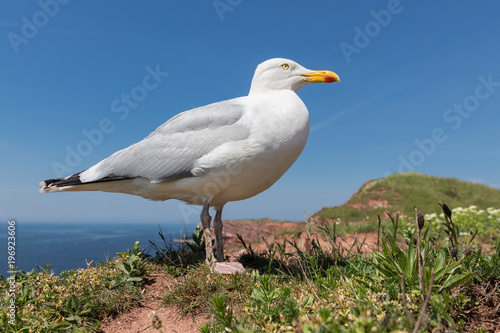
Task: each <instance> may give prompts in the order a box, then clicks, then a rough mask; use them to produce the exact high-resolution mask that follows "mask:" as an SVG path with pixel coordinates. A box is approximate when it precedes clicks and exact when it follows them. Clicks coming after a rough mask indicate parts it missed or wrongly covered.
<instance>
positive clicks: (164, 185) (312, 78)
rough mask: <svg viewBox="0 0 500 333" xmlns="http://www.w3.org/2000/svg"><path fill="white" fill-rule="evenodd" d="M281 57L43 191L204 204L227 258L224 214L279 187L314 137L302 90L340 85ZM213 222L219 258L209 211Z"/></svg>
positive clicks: (206, 231) (205, 221) (327, 74)
mask: <svg viewBox="0 0 500 333" xmlns="http://www.w3.org/2000/svg"><path fill="white" fill-rule="evenodd" d="M338 81H340V79H339V76H338V75H337V74H335V73H334V72H331V71H326V70H321V71H317V70H309V69H306V68H304V67H302V66H301V65H299V64H298V63H296V62H294V61H292V60H289V59H283V58H274V59H270V60H267V61H265V62H263V63H261V64H260V65H258V66H257V69H256V70H255V73H254V76H253V79H252V83H251V86H250V92H249V93H248V96H243V97H238V98H234V99H229V100H226V101H222V102H217V103H213V104H209V105H206V106H202V107H198V108H195V109H192V110H188V111H185V112H182V113H179V114H177V115H176V116H174V117H172V118H171V119H170V120H168V121H167V122H165V123H164V124H163V125H160V126H159V127H158V128H157V129H156V130H155V131H154V132H152V133H151V134H150V135H148V136H147V137H146V138H145V139H143V140H142V141H140V142H138V143H135V144H133V145H131V146H129V147H128V148H125V149H122V150H120V151H117V152H116V153H114V154H112V155H111V156H109V157H108V158H105V159H104V160H102V161H100V162H99V163H97V164H96V165H94V166H92V167H90V168H88V169H87V170H84V171H82V172H79V173H76V174H74V175H71V176H68V177H66V178H59V179H48V180H45V181H43V182H40V185H41V186H42V188H41V189H40V192H42V193H50V192H65V191H103V192H114V193H126V194H132V195H138V196H141V197H143V198H146V199H150V200H158V201H164V200H169V199H177V200H181V201H184V202H186V203H189V204H193V205H200V206H203V208H202V211H201V215H200V218H201V223H202V228H203V236H204V239H205V245H206V262H207V264H208V265H209V266H210V267H213V265H214V264H215V263H221V262H223V261H224V243H223V238H222V209H223V207H224V205H225V204H226V203H228V202H230V201H238V200H244V199H247V198H250V197H253V196H255V195H257V194H259V193H261V192H262V191H265V190H266V189H268V188H269V187H270V186H271V185H273V184H274V183H275V182H276V181H277V180H278V179H279V178H280V177H281V176H282V175H283V174H284V173H285V172H286V171H287V170H288V169H289V168H290V167H291V166H292V164H293V163H294V162H295V161H296V160H297V158H298V157H299V155H300V154H301V153H302V150H303V149H304V146H305V144H306V141H307V138H308V136H309V127H310V125H309V112H308V110H307V108H306V106H305V105H304V103H303V102H302V100H301V99H300V98H299V97H298V96H297V94H296V93H297V91H298V90H299V89H300V88H302V87H304V86H306V85H307V84H309V83H316V82H326V83H330V82H338ZM210 207H213V208H214V209H215V218H214V220H213V224H214V231H215V244H216V260H217V262H215V261H214V258H213V249H212V240H211V233H210V224H211V221H212V217H211V216H210V214H209V208H210Z"/></svg>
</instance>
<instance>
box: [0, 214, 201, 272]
mask: <svg viewBox="0 0 500 333" xmlns="http://www.w3.org/2000/svg"><path fill="white" fill-rule="evenodd" d="M8 228H9V226H8V224H7V221H6V222H5V223H1V224H0V274H1V275H2V276H3V277H8V276H9V275H10V273H8V270H9V264H8V259H9V257H8V248H7V246H8V245H11V246H12V245H13V244H12V243H10V244H8V242H7V237H8V230H9V229H8ZM195 228H196V225H195V224H193V225H186V224H161V225H158V224H154V223H126V224H120V223H36V222H19V221H15V266H16V267H17V270H22V271H24V272H30V271H32V270H42V269H44V268H45V267H46V265H47V264H49V265H50V266H51V272H53V273H54V274H56V275H59V274H61V272H62V271H67V270H71V269H74V270H76V269H78V268H87V263H91V262H93V263H97V262H98V261H100V260H107V259H112V258H114V257H116V253H117V252H124V251H127V250H131V249H132V248H133V247H134V244H135V242H136V241H139V242H140V245H141V248H143V249H145V250H146V253H149V254H151V255H153V256H154V255H155V254H156V251H155V249H154V248H153V247H152V246H151V244H150V241H152V242H154V243H155V244H158V245H160V246H161V245H162V244H163V240H162V238H161V237H160V235H159V232H160V230H161V232H162V234H163V236H164V238H165V239H166V240H167V242H170V244H171V245H175V243H173V242H174V240H176V239H180V238H184V237H190V236H191V234H192V232H193V231H194V230H195ZM10 229H11V230H12V229H13V228H12V227H11V228H10ZM11 240H12V239H11ZM11 250H12V248H11Z"/></svg>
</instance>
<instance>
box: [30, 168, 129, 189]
mask: <svg viewBox="0 0 500 333" xmlns="http://www.w3.org/2000/svg"><path fill="white" fill-rule="evenodd" d="M84 171H85V170H84ZM84 171H82V172H78V173H75V174H74V175H71V176H68V177H66V178H57V179H47V180H44V181H42V182H40V183H39V184H40V186H41V187H42V188H41V189H40V190H39V191H40V193H52V192H61V191H96V190H99V186H97V187H96V186H92V185H96V184H97V183H103V182H111V181H119V180H125V179H129V178H127V177H121V176H107V177H104V178H101V179H98V180H96V181H93V182H86V183H84V182H82V181H81V180H80V175H81V174H82V173H83V172H84Z"/></svg>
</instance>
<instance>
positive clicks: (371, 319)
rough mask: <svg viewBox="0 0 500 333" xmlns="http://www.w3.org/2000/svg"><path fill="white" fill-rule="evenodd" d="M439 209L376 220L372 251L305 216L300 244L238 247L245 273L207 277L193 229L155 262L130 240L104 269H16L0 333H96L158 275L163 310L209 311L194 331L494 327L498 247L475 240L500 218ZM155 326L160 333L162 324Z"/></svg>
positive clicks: (5, 295)
mask: <svg viewBox="0 0 500 333" xmlns="http://www.w3.org/2000/svg"><path fill="white" fill-rule="evenodd" d="M438 207H439V206H438ZM441 209H442V214H436V215H435V216H434V215H432V214H433V213H430V214H418V213H419V212H420V211H422V210H420V209H419V211H418V212H417V211H416V210H415V211H413V216H415V217H414V218H413V219H412V221H411V223H410V224H406V223H401V222H400V221H399V219H398V218H397V217H393V218H392V219H391V218H389V219H387V218H384V219H382V220H381V221H380V223H378V221H377V220H375V221H373V222H372V223H371V224H374V225H376V226H377V228H378V227H379V226H380V229H379V230H378V231H379V233H378V234H379V240H378V241H377V244H376V245H374V246H373V248H372V252H371V253H364V252H362V250H361V248H362V246H361V245H362V243H360V242H358V241H356V242H355V243H354V244H353V245H352V246H351V247H350V248H346V247H343V246H341V245H340V242H339V239H340V238H341V237H342V233H343V232H344V230H343V229H342V228H338V227H337V224H335V223H334V224H321V223H319V222H317V221H315V220H313V219H311V218H306V234H307V235H308V237H307V239H306V242H305V244H304V245H303V244H297V243H296V242H295V241H292V242H289V241H283V242H280V243H271V244H267V248H266V249H265V250H263V251H256V250H253V249H252V247H251V246H250V245H248V244H246V243H245V242H244V241H243V239H240V241H241V243H242V245H243V248H244V249H245V253H243V254H242V255H241V256H240V258H239V261H240V262H242V263H243V264H244V266H245V268H246V269H247V273H246V274H237V275H229V276H227V275H218V274H213V273H211V272H210V271H209V269H208V268H207V266H206V265H205V264H204V260H203V259H204V258H205V254H204V253H203V251H204V248H205V246H204V244H203V237H201V235H202V230H200V229H199V228H198V229H197V230H195V231H194V233H193V237H192V240H191V241H190V242H186V243H185V244H184V245H181V246H180V247H175V246H173V245H172V243H169V242H168V241H166V240H165V239H163V241H164V243H163V244H161V245H157V244H153V246H154V248H155V250H156V255H155V256H154V257H150V256H148V255H146V254H145V253H144V251H143V250H141V249H140V246H139V244H138V243H136V244H135V246H134V248H133V249H132V250H130V251H127V252H124V253H118V254H117V257H116V258H115V259H113V260H111V261H108V262H105V263H104V262H101V263H99V264H97V265H89V267H88V269H80V270H77V271H67V272H63V273H62V274H61V276H54V275H53V274H50V273H49V270H50V267H47V268H46V269H44V270H41V271H32V272H29V273H24V272H19V273H18V274H17V277H16V281H15V289H16V299H15V305H16V310H17V314H16V319H15V324H11V323H9V319H10V318H9V317H8V314H9V310H8V308H7V306H8V305H9V304H10V295H9V288H10V281H9V280H8V279H6V278H2V279H0V288H1V290H0V293H1V294H0V295H1V298H0V308H1V309H2V310H0V331H2V332H59V331H68V332H98V330H99V327H100V321H101V320H102V319H103V318H104V317H106V316H108V315H110V314H113V313H119V312H123V311H126V310H127V309H130V308H133V307H135V306H137V305H138V304H139V302H140V301H141V299H142V297H143V296H142V294H141V292H140V290H141V289H142V285H143V283H144V280H145V278H147V276H148V272H151V271H153V270H154V271H155V272H159V271H161V272H164V274H166V275H170V276H172V277H173V278H174V279H176V283H175V284H173V285H172V286H170V287H169V290H165V295H164V298H163V301H164V303H165V304H166V305H169V306H174V307H176V308H177V309H178V311H180V312H181V313H183V314H190V315H197V314H200V313H201V314H207V312H209V313H210V314H211V319H210V320H209V321H208V322H207V323H205V324H203V325H201V326H200V328H199V329H200V331H201V332H205V333H208V332H223V331H226V332H394V331H405V332H425V331H439V332H444V331H461V330H464V331H469V330H474V331H476V330H477V331H478V332H479V331H480V330H481V328H480V326H481V325H483V324H484V323H486V324H487V323H496V322H497V312H496V311H497V310H498V309H497V310H495V307H497V304H499V302H500V291H499V290H498V286H499V285H500V241H499V240H496V241H495V243H493V246H492V249H491V251H490V252H489V253H487V254H486V253H484V252H483V251H482V250H481V247H480V244H479V243H478V241H479V239H480V236H481V234H482V233H485V232H486V233H487V232H490V231H491V228H492V226H491V225H488V223H484V221H489V222H491V223H494V222H498V220H499V219H500V217H498V213H499V210H496V209H493V208H491V209H488V210H485V211H484V212H482V211H480V210H477V209H475V208H474V207H469V208H467V209H459V208H455V209H450V208H448V206H447V205H444V204H443V205H441ZM422 213H426V212H425V211H422ZM440 216H441V217H440ZM463 216H465V218H463ZM437 219H439V221H438V220H437ZM478 221H479V222H478ZM438 226H439V227H438ZM344 228H345V226H344ZM470 228H477V231H475V232H473V233H470V232H469V229H470ZM497 230H498V229H497ZM464 231H466V232H464ZM445 236H446V237H445ZM476 236H477V237H476ZM361 242H362V241H361ZM481 311H482V312H481ZM153 327H154V328H156V329H157V330H158V331H162V328H161V327H162V323H161V321H160V319H159V318H157V319H156V322H155V323H153ZM497 328H498V327H497ZM488 329H489V330H491V327H490V328H486V327H485V326H483V331H486V330H488Z"/></svg>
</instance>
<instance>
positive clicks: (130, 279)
mask: <svg viewBox="0 0 500 333" xmlns="http://www.w3.org/2000/svg"><path fill="white" fill-rule="evenodd" d="M139 248H140V244H139V242H135V244H134V248H133V249H132V250H129V251H127V252H120V253H117V254H116V256H117V259H118V261H117V262H116V264H115V265H116V267H117V268H118V269H119V270H120V271H121V272H120V273H119V274H117V275H115V276H113V277H112V278H111V280H109V279H108V281H109V284H108V287H109V288H115V287H117V286H119V285H121V284H124V283H134V282H141V281H142V276H144V274H145V273H146V261H145V260H144V250H139Z"/></svg>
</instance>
